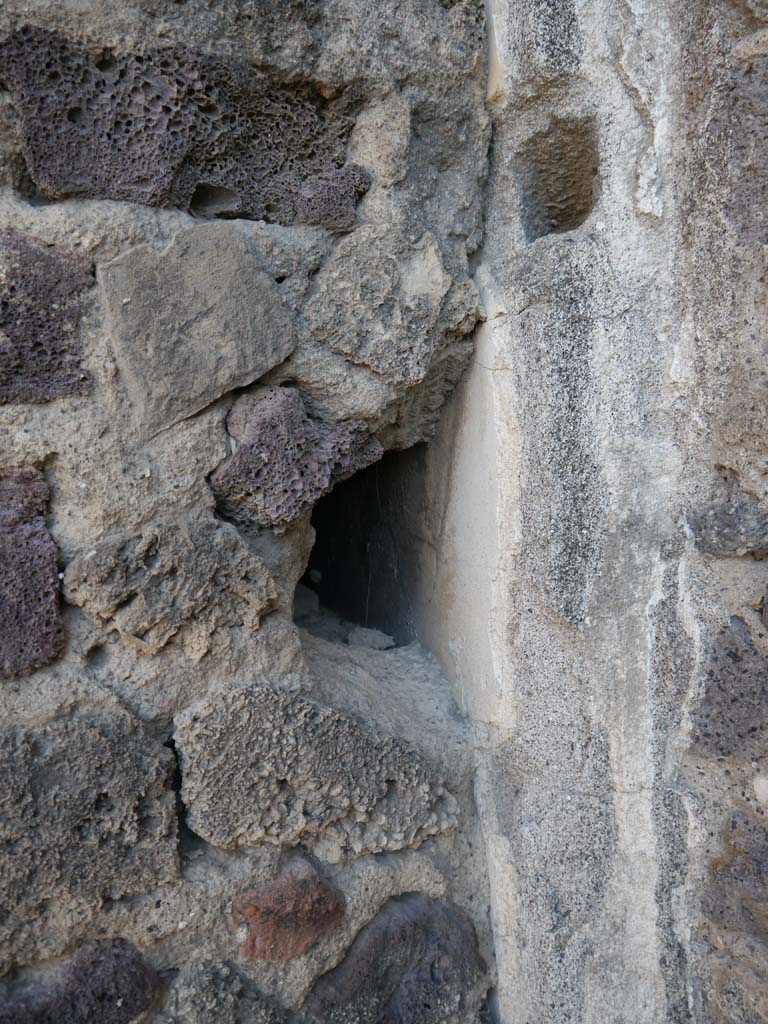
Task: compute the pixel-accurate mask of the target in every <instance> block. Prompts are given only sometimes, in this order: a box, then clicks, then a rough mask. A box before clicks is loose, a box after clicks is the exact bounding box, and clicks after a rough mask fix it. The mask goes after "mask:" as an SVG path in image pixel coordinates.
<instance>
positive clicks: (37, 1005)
mask: <svg viewBox="0 0 768 1024" xmlns="http://www.w3.org/2000/svg"><path fill="white" fill-rule="evenodd" d="M160 988H161V984H160V978H159V977H158V975H157V973H156V972H155V971H154V969H153V968H152V967H151V966H150V964H148V963H147V961H146V960H145V959H144V957H143V956H142V955H141V953H140V952H139V951H138V950H137V949H136V948H135V947H134V946H132V945H131V944H130V942H126V941H125V940H124V939H110V940H107V941H104V942H90V943H88V944H87V945H85V946H83V947H82V948H81V949H80V951H79V953H78V954H77V956H75V957H74V958H73V959H72V960H71V961H70V962H69V963H68V964H67V965H66V967H65V968H64V970H63V971H62V973H61V975H60V976H59V978H58V979H57V980H56V981H55V982H54V983H52V984H51V985H50V987H48V988H47V989H46V990H45V991H43V992H40V993H39V994H38V995H37V996H36V997H33V998H32V999H29V1000H25V1001H23V1002H21V1001H20V1002H18V1003H15V1004H14V1003H13V1002H12V1003H11V1005H9V1006H6V1007H5V1008H3V1009H0V1024H129V1022H130V1021H132V1020H134V1019H135V1018H136V1017H137V1016H138V1015H139V1014H140V1013H143V1012H144V1011H145V1010H147V1009H148V1008H149V1007H150V1006H151V1004H152V1002H153V1000H154V999H155V996H156V995H157V993H158V992H159V990H160Z"/></svg>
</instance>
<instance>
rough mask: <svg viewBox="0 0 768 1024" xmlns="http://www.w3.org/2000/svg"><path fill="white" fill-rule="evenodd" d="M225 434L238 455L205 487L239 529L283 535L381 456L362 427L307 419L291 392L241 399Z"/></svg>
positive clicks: (260, 392) (298, 398)
mask: <svg viewBox="0 0 768 1024" xmlns="http://www.w3.org/2000/svg"><path fill="white" fill-rule="evenodd" d="M227 426H228V430H229V433H230V434H231V435H232V437H234V438H235V440H236V441H237V443H238V445H237V450H236V451H235V453H234V455H232V456H231V457H230V458H228V459H227V460H226V461H225V462H223V463H222V464H221V465H220V466H219V467H218V468H217V469H216V470H215V471H214V472H213V473H212V474H211V477H210V483H211V487H212V488H213V491H214V493H215V494H216V497H217V499H218V504H219V507H220V509H221V510H222V512H223V513H224V514H225V515H226V516H228V517H229V518H231V519H233V520H235V521H236V522H240V523H246V524H247V523H255V524H256V525H258V526H274V527H278V528H284V527H286V526H288V525H290V523H292V522H294V521H295V520H296V519H299V518H300V517H301V516H302V515H304V514H305V513H306V512H308V511H309V510H310V509H311V508H312V506H313V504H314V503H315V501H317V499H318V498H320V497H321V496H322V495H323V494H326V493H327V492H328V491H330V490H331V488H332V487H333V486H334V484H336V483H339V482H340V481H341V480H346V479H347V478H348V477H350V476H352V474H353V473H356V472H357V471H358V470H359V469H364V468H365V467H366V466H368V465H370V464H371V463H372V462H375V461H376V460H377V459H379V458H381V455H382V452H383V449H382V447H381V445H380V444H379V442H378V441H376V440H375V438H372V437H371V436H370V434H369V433H368V431H367V430H366V427H365V424H364V423H358V422H351V423H323V422H322V421H321V420H314V419H311V418H310V417H309V416H308V415H307V412H306V409H305V408H304V404H303V402H302V398H301V393H300V392H299V391H298V390H297V389H296V388H288V387H285V388H259V389H257V390H256V391H254V392H251V393H249V394H246V395H243V396H242V397H241V398H239V399H238V401H237V402H236V403H235V406H234V408H233V409H232V411H231V413H230V414H229V419H228V421H227Z"/></svg>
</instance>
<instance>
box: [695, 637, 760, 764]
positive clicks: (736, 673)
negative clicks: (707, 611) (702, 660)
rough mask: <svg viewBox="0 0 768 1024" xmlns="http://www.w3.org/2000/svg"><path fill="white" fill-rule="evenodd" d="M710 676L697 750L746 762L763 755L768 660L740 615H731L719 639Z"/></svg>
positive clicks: (699, 716)
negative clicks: (738, 616)
mask: <svg viewBox="0 0 768 1024" xmlns="http://www.w3.org/2000/svg"><path fill="white" fill-rule="evenodd" d="M706 676H707V683H706V689H705V691H704V696H703V698H702V701H701V704H700V705H699V707H698V709H697V711H696V713H695V715H694V717H693V729H692V734H691V750H692V752H693V753H696V754H701V755H704V756H705V757H738V758H742V759H744V760H749V759H750V758H753V757H763V756H764V755H765V750H766V743H768V660H766V658H764V657H763V655H762V654H761V653H760V652H759V651H758V650H757V648H756V647H755V645H754V642H753V640H752V637H751V635H750V632H749V629H748V627H747V625H746V624H745V623H744V622H742V620H741V619H737V618H733V619H731V621H730V623H729V624H728V625H727V626H725V627H724V628H723V629H722V630H721V632H720V634H719V635H718V637H717V638H716V640H715V642H714V645H713V647H712V650H711V652H710V655H709V659H708V662H707V668H706Z"/></svg>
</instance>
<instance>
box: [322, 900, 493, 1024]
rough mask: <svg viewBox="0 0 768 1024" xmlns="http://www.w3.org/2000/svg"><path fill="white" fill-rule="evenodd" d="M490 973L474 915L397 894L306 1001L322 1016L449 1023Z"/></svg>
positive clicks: (328, 1020) (332, 1021) (333, 1022)
mask: <svg viewBox="0 0 768 1024" xmlns="http://www.w3.org/2000/svg"><path fill="white" fill-rule="evenodd" d="M484 974H485V964H484V963H483V960H482V958H481V957H480V953H479V951H478V947H477V936H476V935H475V929H474V926H473V925H472V922H471V920H470V919H469V917H468V916H467V915H466V914H465V913H464V912H463V911H462V910H459V909H458V908H457V907H455V906H453V905H452V904H450V903H444V902H442V901H440V900H431V899H427V898H425V897H424V896H419V895H416V894H408V895H407V896H403V897H401V898H400V899H395V900H390V901H389V903H387V904H386V906H385V907H384V909H383V910H381V911H380V912H379V914H378V915H377V916H376V917H375V918H374V920H373V921H372V922H371V924H370V925H368V927H367V928H364V929H363V931H362V932H361V933H360V934H359V935H358V936H357V938H356V939H355V941H354V943H353V944H352V947H351V949H350V950H349V952H348V953H347V955H346V957H345V958H344V960H343V962H342V963H341V964H340V965H339V967H337V968H335V969H334V970H332V971H330V972H329V973H328V974H325V975H323V977H321V978H320V979H319V980H318V981H317V982H316V983H315V985H314V987H313V988H312V991H311V992H310V994H309V996H308V998H307V999H306V1001H305V1003H304V1009H305V1010H306V1011H307V1012H308V1013H309V1015H310V1016H311V1017H312V1018H313V1019H314V1020H316V1021H318V1022H322V1024H378V1022H387V1024H398V1022H403V1024H405V1022H408V1024H444V1022H447V1021H451V1020H455V1019H457V1015H458V1014H459V1013H460V1012H462V1011H465V1010H466V1009H467V1008H468V1007H467V1003H469V1004H470V1008H471V1005H472V1002H473V1000H477V1001H478V1002H479V999H478V993H477V992H476V991H475V989H476V986H477V985H478V982H481V980H482V978H483V976H484Z"/></svg>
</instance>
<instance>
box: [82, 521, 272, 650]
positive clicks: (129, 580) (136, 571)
mask: <svg viewBox="0 0 768 1024" xmlns="http://www.w3.org/2000/svg"><path fill="white" fill-rule="evenodd" d="M64 589H65V594H66V598H67V600H68V601H69V602H70V603H71V604H76V605H79V606H80V607H82V608H84V609H85V610H86V612H87V613H88V614H89V615H90V616H91V617H92V618H93V619H95V620H96V621H98V622H102V623H105V624H107V625H108V626H109V627H110V628H114V629H117V631H118V632H119V633H120V635H121V637H122V638H123V640H125V641H126V642H127V643H129V644H130V645H131V646H132V647H134V648H135V649H136V650H138V651H139V652H141V653H143V654H157V653H158V651H160V650H162V649H163V648H164V647H165V646H166V645H167V644H169V643H170V642H171V641H174V640H175V641H176V642H177V643H179V644H181V646H182V647H183V648H184V650H185V651H186V653H187V654H188V655H190V656H191V657H194V658H196V659H199V658H201V657H202V656H203V655H204V654H205V653H207V651H208V650H209V649H210V646H211V642H212V638H213V636H214V634H215V633H216V631H217V630H224V629H228V628H231V627H242V628H244V629H247V630H257V629H258V628H259V622H260V618H261V616H262V615H263V614H264V613H265V612H267V611H269V610H270V608H271V607H272V604H273V602H274V600H275V598H276V596H277V591H276V589H275V583H274V580H273V579H272V576H271V575H270V573H269V570H268V569H267V567H266V566H265V565H264V563H263V562H262V561H261V559H260V558H258V557H257V556H256V555H253V554H251V552H250V551H249V550H248V548H247V547H246V546H245V544H244V543H243V541H242V540H241V539H240V536H239V534H238V533H237V530H235V528H234V527H233V526H230V525H229V524H228V523H222V522H219V521H217V520H215V519H213V518H210V519H208V518H201V519H196V518H194V517H190V518H179V519H163V520H157V521H155V522H153V523H150V524H148V525H147V526H145V527H144V528H143V529H142V530H141V532H140V533H137V534H136V535H134V536H125V535H122V534H121V535H119V536H117V537H108V538H107V539H106V540H103V541H101V542H100V543H98V544H96V545H94V547H93V548H91V550H90V551H87V552H86V553H84V554H82V555H79V556H78V557H77V558H75V559H74V560H73V561H72V562H71V563H70V565H69V566H68V567H67V570H66V572H65V574H64Z"/></svg>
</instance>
